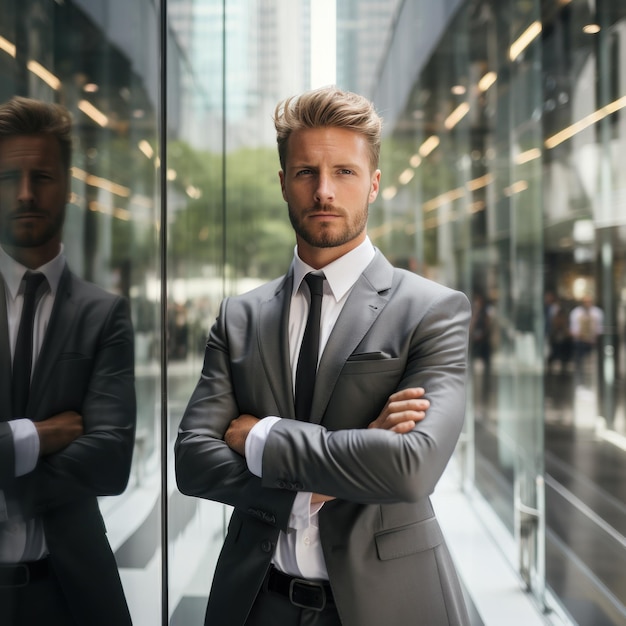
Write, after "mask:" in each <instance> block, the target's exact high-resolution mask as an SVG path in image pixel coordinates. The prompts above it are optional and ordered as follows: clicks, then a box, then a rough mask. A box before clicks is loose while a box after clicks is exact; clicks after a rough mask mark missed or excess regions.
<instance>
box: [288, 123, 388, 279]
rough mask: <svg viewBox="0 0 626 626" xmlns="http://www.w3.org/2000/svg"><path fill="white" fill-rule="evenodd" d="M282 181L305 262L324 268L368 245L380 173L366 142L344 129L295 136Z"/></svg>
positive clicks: (292, 136) (306, 131) (320, 129)
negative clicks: (369, 219)
mask: <svg viewBox="0 0 626 626" xmlns="http://www.w3.org/2000/svg"><path fill="white" fill-rule="evenodd" d="M279 176H280V183H281V188H282V192H283V198H284V199H285V201H286V202H287V206H288V208H289V219H290V220H291V224H292V226H293V228H294V230H295V232H296V238H297V241H298V253H299V254H300V257H301V258H302V260H303V261H305V262H307V263H309V265H312V266H313V267H322V266H323V265H326V264H328V263H330V262H331V261H333V260H335V259H337V258H339V257H340V256H343V255H344V254H345V253H346V252H349V251H350V250H352V249H353V248H355V247H356V246H358V245H359V244H360V243H361V242H362V241H363V240H364V239H365V233H366V231H365V228H366V225H367V215H368V206H369V204H370V203H371V202H373V201H374V200H375V199H376V196H377V195H378V188H379V184H380V171H379V170H376V171H374V172H372V171H371V169H370V160H369V150H368V144H367V141H366V140H365V138H364V137H363V136H361V135H360V134H358V133H357V132H355V131H352V130H347V129H344V128H330V127H329V128H311V129H304V130H298V131H295V132H294V133H292V135H291V136H290V137H289V140H288V145H287V158H286V162H285V170H284V171H281V172H280V173H279Z"/></svg>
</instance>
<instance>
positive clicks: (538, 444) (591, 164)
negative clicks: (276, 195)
mask: <svg viewBox="0 0 626 626" xmlns="http://www.w3.org/2000/svg"><path fill="white" fill-rule="evenodd" d="M426 24H428V32H429V33H432V32H434V33H435V34H436V35H435V37H437V39H436V41H434V42H432V46H431V48H430V49H429V48H427V47H424V46H423V45H419V44H418V43H413V44H411V43H409V42H410V41H411V40H410V39H409V37H408V36H407V33H408V32H409V31H410V32H412V33H413V39H417V40H419V39H420V36H419V35H420V34H424V35H425V37H426V38H427V39H428V37H429V34H428V33H424V30H425V25H426ZM625 28H626V3H625V2H623V1H621V0H620V1H614V0H611V1H608V0H606V1H603V0H597V1H594V2H587V1H586V0H560V1H557V0H552V1H541V2H540V1H535V2H521V1H514V0H509V1H507V2H496V1H488V0H482V1H469V2H464V3H458V2H457V3H455V2H448V3H443V5H442V6H441V8H440V10H439V11H438V12H436V14H435V15H433V12H432V11H431V6H430V5H429V4H428V3H425V2H405V3H404V5H403V6H402V10H401V13H400V16H399V18H398V20H397V27H396V30H395V31H394V38H393V41H392V42H391V45H390V48H389V53H388V56H387V60H386V63H385V64H384V65H383V67H382V71H381V74H380V77H379V79H380V80H379V88H378V89H377V90H376V102H377V103H378V104H379V108H382V110H387V111H389V112H390V115H389V119H388V122H389V124H388V134H387V138H386V145H385V147H384V148H383V159H384V162H383V167H382V169H383V173H384V178H385V183H384V184H383V187H384V189H383V194H382V195H383V202H382V203H381V204H379V205H378V210H377V212H376V213H375V215H374V218H373V219H375V220H376V224H377V226H376V228H375V229H374V232H375V234H376V235H377V243H378V244H379V245H380V246H381V248H383V250H387V251H393V252H394V253H395V254H396V255H397V256H398V257H399V260H400V261H404V262H406V263H407V264H408V265H409V267H412V268H414V269H416V270H417V271H419V272H421V273H424V274H426V275H430V276H431V277H434V278H435V279H436V280H441V281H443V282H447V283H449V284H453V285H456V286H457V287H458V288H460V289H462V290H464V291H465V292H466V293H468V294H471V297H472V302H473V314H474V318H473V325H472V331H471V381H470V382H471V392H472V393H471V396H472V398H471V402H470V406H469V407H468V420H467V424H466V432H465V435H464V439H463V441H462V444H461V446H460V447H459V451H458V455H457V459H458V461H459V463H460V464H461V466H462V468H463V472H464V473H463V475H464V484H465V489H466V491H467V493H468V494H469V495H470V496H471V497H472V498H473V499H474V501H475V502H476V504H477V506H478V505H480V506H483V505H485V504H486V505H487V507H488V509H489V511H490V512H491V513H495V514H496V515H495V524H496V525H499V526H501V527H502V528H503V529H505V530H506V532H507V533H508V535H510V536H511V538H512V539H513V542H512V544H511V545H512V546H513V549H512V550H510V551H508V553H507V556H508V557H509V558H510V559H511V561H512V563H513V564H514V565H515V567H516V569H517V570H518V572H519V574H520V578H521V580H522V581H523V584H525V585H526V586H527V587H528V589H529V590H531V592H532V593H533V594H534V595H535V597H536V599H537V601H538V603H539V605H540V606H546V607H547V608H548V610H550V609H552V610H556V611H559V612H562V613H563V614H567V615H568V616H569V617H570V618H571V619H572V620H574V621H575V622H577V623H581V624H622V623H624V622H625V621H626V610H625V605H626V586H625V585H624V578H623V575H622V574H621V573H620V572H623V571H625V567H626V549H625V547H626V541H625V530H626V507H625V506H624V502H625V501H626V497H625V496H626V492H625V491H624V489H625V487H624V485H625V482H624V476H626V472H625V468H626V445H625V442H626V422H625V420H624V399H625V398H624V389H623V386H624V383H623V377H624V364H623V360H624V356H623V344H624V341H625V339H626V336H625V328H624V312H623V310H624V304H625V301H624V293H625V292H624V271H623V265H624V262H623V250H624V241H623V237H624V226H625V224H626V213H625V212H624V210H623V206H622V204H623V203H622V198H623V195H624V182H623V177H622V176H620V170H619V167H620V164H621V162H622V161H623V158H624V154H625V148H626V143H625V142H626V135H625V134H624V128H625V127H624V119H625V118H624V112H623V109H624V107H625V106H626V86H625V85H626V83H625V78H626V65H625V61H626V57H625V56H624V51H625V50H626V46H625V41H624V32H625V30H624V29H625ZM416 34H417V36H416ZM431 39H432V36H431ZM398 75H404V76H409V75H414V76H415V78H414V80H412V82H411V85H412V86H411V88H410V90H409V91H408V92H407V94H406V95H405V94H404V93H402V89H401V88H396V87H394V82H395V81H396V78H397V76H398ZM403 89H406V85H405V86H404V87H403ZM385 184H386V188H385ZM376 229H377V230H376ZM481 510H482V509H481ZM490 519H491V518H490ZM492 524H493V522H492Z"/></svg>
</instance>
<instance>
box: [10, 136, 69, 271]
mask: <svg viewBox="0 0 626 626" xmlns="http://www.w3.org/2000/svg"><path fill="white" fill-rule="evenodd" d="M68 184H69V175H68V172H67V171H66V170H65V168H64V167H63V164H62V161H61V150H60V146H59V143H58V141H57V140H56V139H55V138H54V137H52V136H49V135H20V136H13V137H3V138H0V243H1V244H2V246H3V247H4V248H5V249H6V251H7V252H8V253H9V254H11V255H12V256H14V257H16V258H17V259H18V260H21V257H22V256H23V255H24V254H26V255H28V257H29V258H31V259H32V258H37V259H38V260H39V261H40V262H41V264H43V263H45V262H47V261H48V260H50V259H51V258H53V257H54V256H55V255H56V254H57V253H58V250H59V245H60V242H61V231H62V228H63V220H64V218H65V205H66V202H67V196H68Z"/></svg>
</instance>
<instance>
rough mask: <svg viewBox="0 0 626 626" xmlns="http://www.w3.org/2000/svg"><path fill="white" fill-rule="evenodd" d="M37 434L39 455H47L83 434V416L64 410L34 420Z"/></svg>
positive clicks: (61, 448)
mask: <svg viewBox="0 0 626 626" xmlns="http://www.w3.org/2000/svg"><path fill="white" fill-rule="evenodd" d="M35 428H36V429H37V434H38V435H39V456H40V457H42V456H48V455H49V454H54V453H55V452H59V450H63V448H65V447H67V446H68V445H69V444H70V443H72V441H74V440H75V439H77V438H78V437H80V436H81V435H82V434H83V418H82V416H81V415H79V414H78V413H76V411H64V412H63V413H58V414H57V415H53V416H52V417H49V418H48V419H47V420H43V421H41V422H35Z"/></svg>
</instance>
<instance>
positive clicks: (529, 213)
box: [0, 0, 626, 626]
mask: <svg viewBox="0 0 626 626" xmlns="http://www.w3.org/2000/svg"><path fill="white" fill-rule="evenodd" d="M319 4H320V3H318V4H317V5H316V4H315V3H314V2H312V1H311V0H168V2H164V0H162V2H160V3H159V2H156V1H155V0H110V1H108V2H98V1H97V0H64V1H63V2H61V1H53V0H19V1H18V0H2V2H1V3H0V100H2V101H4V100H6V99H8V98H9V97H11V96H12V95H14V94H19V95H26V96H31V97H35V98H40V99H43V100H47V101H54V102H60V103H63V104H65V105H66V106H67V107H68V108H69V109H70V111H71V112H72V114H73V119H74V141H75V149H74V157H73V164H72V194H71V198H70V203H69V205H68V214H67V221H66V227H65V231H64V245H65V254H66V256H67V259H68V262H69V264H70V266H71V268H72V269H73V270H74V271H75V272H76V273H77V274H79V275H80V276H83V277H85V278H87V279H88V280H90V281H93V282H95V283H98V284H99V285H101V286H103V287H105V288H106V289H108V290H110V291H113V292H116V293H121V294H124V295H125V296H126V297H128V299H129V300H130V302H131V308H132V318H133V323H134V327H135V355H136V367H135V371H136V388H137V397H138V415H137V437H136V444H135V454H134V460H133V468H132V473H131V478H130V482H129V485H128V488H127V489H126V491H125V492H124V494H122V495H121V496H117V497H108V498H102V499H101V501H100V506H101V509H102V511H103V514H104V517H105V521H106V525H107V529H108V537H109V541H110V543H111V545H112V547H113V549H114V551H115V555H116V559H117V562H118V566H119V569H120V574H121V578H122V582H123V585H124V589H125V591H126V595H127V598H128V601H129V605H130V608H131V613H132V616H133V621H134V623H135V624H136V625H137V626H142V625H146V626H153V625H154V624H158V623H170V624H176V625H185V626H187V625H190V624H195V623H201V620H202V615H203V612H204V607H205V604H206V596H207V594H208V591H209V588H210V584H211V577H212V572H213V567H214V564H215V560H216V558H217V554H218V551H219V548H220V546H221V540H222V536H223V533H224V530H225V525H226V523H227V520H228V515H229V511H228V510H227V508H226V507H223V506H222V505H219V504H215V503H210V502H204V501H199V500H197V499H194V498H187V497H184V496H182V495H181V494H180V493H179V492H178V491H177V489H176V486H175V481H174V476H173V466H172V462H171V461H172V459H171V455H172V452H173V441H174V438H175V436H176V428H177V425H178V422H179V420H180V418H181V416H182V413H183V411H184V408H185V405H186V402H187V400H188V398H189V396H190V394H191V390H192V389H193V387H194V385H195V382H196V380H197V378H198V375H199V372H200V369H201V365H202V355H203V349H204V343H205V341H206V336H207V333H208V330H209V327H210V325H211V324H212V321H213V319H214V318H215V315H216V312H217V306H218V304H219V302H220V300H221V299H222V297H223V296H224V295H226V294H231V293H237V292H242V291H245V290H248V289H249V288H251V287H253V286H255V285H257V284H259V283H260V282H263V281H265V280H267V279H270V278H274V277H276V276H278V275H280V274H282V273H283V272H284V270H285V268H286V267H287V265H288V263H289V260H290V257H291V254H292V248H293V243H294V242H293V236H292V231H291V227H290V225H289V222H288V219H286V214H285V210H284V203H283V200H282V197H281V194H280V187H279V184H278V176H277V171H278V168H279V165H278V159H277V156H276V150H275V144H274V131H273V125H272V122H271V116H272V113H273V109H274V106H275V104H276V103H277V102H278V101H279V100H280V99H282V98H283V97H285V96H288V95H291V94H294V93H298V92H300V91H302V90H304V89H307V88H308V87H310V86H311V63H312V58H311V57H312V42H311V28H312V22H313V16H312V12H313V11H314V9H315V7H316V6H319ZM331 17H332V18H334V14H333V15H332V16H330V15H329V19H330V18H331ZM385 24H388V25H389V28H387V27H384V25H385ZM337 40H338V42H337V44H338V45H337V50H338V51H339V55H340V57H339V58H338V59H337V72H338V73H337V82H338V83H339V84H340V86H344V87H348V88H351V89H355V90H359V91H361V92H362V93H364V95H366V96H370V97H372V98H373V99H374V101H375V103H376V105H377V107H378V109H379V110H380V111H381V112H382V114H383V116H384V118H385V137H384V145H383V150H382V163H381V169H382V171H383V175H382V193H381V194H380V196H379V198H378V200H377V201H376V203H375V205H374V206H373V207H372V210H371V214H370V226H369V232H370V237H371V238H372V239H373V241H374V243H375V244H376V245H377V246H379V247H380V248H381V249H382V250H383V252H385V253H386V254H387V256H388V257H389V258H390V259H391V260H392V261H393V262H394V263H395V264H396V265H399V266H403V267H407V268H409V269H411V270H413V271H416V272H419V273H421V274H424V275H425V276H428V277H429V278H433V279H435V280H437V281H440V282H443V283H445V284H448V285H451V286H454V287H456V288H459V289H461V290H463V291H465V292H466V293H467V294H468V295H469V296H470V297H471V299H472V303H473V311H474V319H473V326H472V345H471V357H472V359H471V377H470V401H469V404H468V410H467V420H466V427H465V432H464V434H463V437H462V440H461V442H460V444H459V447H458V451H457V454H456V457H455V463H456V464H458V466H459V467H460V468H461V469H462V476H463V485H462V487H463V489H464V490H465V491H466V493H467V494H468V496H469V497H470V498H471V499H472V500H473V502H475V503H476V507H477V510H479V511H485V510H487V511H489V513H490V515H489V516H488V517H486V518H485V519H486V523H488V524H490V525H491V527H492V529H493V530H494V532H495V531H496V527H497V531H498V533H500V532H504V533H505V534H506V535H507V536H510V538H511V543H510V547H509V545H506V546H502V547H503V550H505V552H506V555H507V557H508V558H510V560H511V562H512V564H513V565H514V567H515V568H516V569H517V570H518V572H519V574H520V582H521V584H522V585H525V586H526V587H527V588H528V589H529V590H530V592H531V593H532V594H533V595H534V596H535V598H536V600H537V603H538V605H539V606H540V607H542V608H543V607H545V608H546V609H547V610H553V611H558V612H560V613H563V614H564V615H567V616H569V617H570V618H571V619H572V621H574V622H577V623H580V624H615V625H617V624H623V623H624V622H625V621H626V609H625V608H624V607H625V605H626V586H625V583H624V576H623V572H624V571H626V539H625V536H626V506H625V505H624V502H626V481H625V480H624V477H625V476H626V470H625V467H626V406H625V404H626V395H625V389H624V372H625V369H626V363H625V359H626V345H625V342H626V257H625V254H624V250H625V249H626V246H625V243H626V210H624V206H623V204H624V198H626V188H625V186H624V182H623V177H622V176H620V165H621V163H622V161H623V160H624V155H625V153H626V152H625V151H626V117H625V115H624V109H625V108H626V0H593V1H591V0H505V1H498V0H466V1H463V0H441V1H439V2H437V3H432V2H430V1H427V0H404V2H402V1H400V0H397V1H394V2H389V1H387V0H383V1H381V0H354V1H351V2H338V3H337ZM579 305H580V307H581V308H579ZM588 305H591V306H593V307H595V308H592V309H589V306H588Z"/></svg>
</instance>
